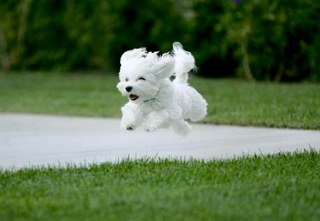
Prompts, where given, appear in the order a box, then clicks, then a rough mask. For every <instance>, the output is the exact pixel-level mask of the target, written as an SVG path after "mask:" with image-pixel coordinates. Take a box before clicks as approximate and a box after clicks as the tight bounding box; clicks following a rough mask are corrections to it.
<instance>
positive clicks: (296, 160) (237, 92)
mask: <svg viewBox="0 0 320 221" xmlns="http://www.w3.org/2000/svg"><path fill="white" fill-rule="evenodd" d="M117 82H118V79H117V77H116V76H112V75H111V76H104V75H96V74H95V75H92V74H90V75H88V74H86V75H84V74H83V75H81V74H47V73H10V74H0V112H28V113H43V114H59V115H78V116H94V117H120V107H121V106H122V105H123V104H124V103H125V102H126V101H127V99H126V98H123V97H121V95H120V93H119V92H118V91H117V90H116V87H115V85H116V84H117ZM190 83H191V85H193V86H194V87H196V88H197V89H198V90H199V91H200V92H201V93H202V94H203V95H204V97H205V98H206V99H207V101H208V103H209V109H208V116H207V117H206V118H205V119H204V122H207V123H215V124H238V125H239V124H240V125H257V126H270V127H292V128H306V129H320V108H319V107H320V90H319V89H320V85H319V84H311V83H302V84H272V83H250V82H246V81H241V80H217V79H203V78H198V77H192V79H191V81H190ZM288 139H289V138H288ZM319 177H320V153H319V152H317V151H315V150H309V151H305V152H302V153H294V154H284V153H282V154H277V155H268V156H254V157H245V156H244V157H241V158H237V159H229V160H211V161H208V162H205V161H200V160H156V159H144V160H124V161H122V162H119V163H115V164H111V163H104V164H101V165H89V166H88V165H87V166H72V165H70V166H69V167H66V168H54V167H49V168H48V167H47V168H29V169H20V170H17V171H12V170H1V169H0V220H1V221H6V220H21V221H23V220H32V221H34V220H41V221H42V220H59V221H60V220H94V221H96V220H125V221H130V220H132V221H135V220H139V221H143V220H147V221H150V220H170V221H171V220H181V221H188V220H232V221H233V220H237V221H238V220H244V221H247V220H259V221H260V220H268V221H269V220H281V221H283V220H288V221H292V220H315V221H316V220H319V219H320V210H319V208H320V191H319V188H320V178H319Z"/></svg>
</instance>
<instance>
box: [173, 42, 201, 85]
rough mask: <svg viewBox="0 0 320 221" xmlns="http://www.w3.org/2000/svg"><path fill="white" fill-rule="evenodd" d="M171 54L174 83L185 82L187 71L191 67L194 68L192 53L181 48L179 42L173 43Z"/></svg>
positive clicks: (186, 80)
mask: <svg viewBox="0 0 320 221" xmlns="http://www.w3.org/2000/svg"><path fill="white" fill-rule="evenodd" d="M173 56H174V59H175V67H174V72H175V79H174V82H175V83H180V84H187V83H188V78H189V76H188V72H189V71H191V70H192V69H196V65H195V60H194V57H193V55H192V54H191V53H190V52H188V51H185V50H183V47H182V44H180V43H179V42H174V43H173Z"/></svg>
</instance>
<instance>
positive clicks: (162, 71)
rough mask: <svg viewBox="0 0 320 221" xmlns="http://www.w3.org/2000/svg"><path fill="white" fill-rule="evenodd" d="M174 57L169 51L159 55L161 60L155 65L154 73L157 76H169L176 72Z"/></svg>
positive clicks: (162, 77) (161, 77)
mask: <svg viewBox="0 0 320 221" xmlns="http://www.w3.org/2000/svg"><path fill="white" fill-rule="evenodd" d="M174 63H175V61H174V59H173V58H172V56H171V55H170V54H169V53H167V54H164V55H162V56H161V57H159V60H158V61H157V62H156V63H155V64H154V65H153V67H152V69H153V73H154V75H155V76H156V77H157V78H160V79H164V78H169V77H171V76H172V75H173V74H174Z"/></svg>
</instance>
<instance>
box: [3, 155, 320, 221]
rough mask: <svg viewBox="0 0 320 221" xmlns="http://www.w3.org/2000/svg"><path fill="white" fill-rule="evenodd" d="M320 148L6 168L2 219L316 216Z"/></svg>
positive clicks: (283, 218) (125, 220) (141, 220)
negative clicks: (205, 158) (233, 156)
mask: <svg viewBox="0 0 320 221" xmlns="http://www.w3.org/2000/svg"><path fill="white" fill-rule="evenodd" d="M319 177H320V153H319V152H316V151H314V150H310V151H305V152H302V153H294V154H278V155H267V156H263V157H257V156H256V157H241V158H238V159H230V160H212V161H209V162H205V161H199V160H188V161H184V160H158V161H157V160H152V159H149V160H148V159H145V160H137V161H132V160H125V161H122V162H119V163H116V164H111V163H105V164H101V165H92V166H87V167H73V166H70V167H68V168H37V169H22V170H19V171H16V172H12V171H8V170H7V171H0V220H2V221H5V220H21V221H22V220H33V221H35V220H94V221H96V220H123V221H130V220H139V221H144V220H146V221H150V220H170V221H171V220H181V221H188V220H237V221H239V220H244V221H247V220H259V221H260V220H267V221H269V220H279V221H280V220H281V221H286V220H288V221H292V220H310V221H312V220H314V221H318V220H319V218H320V210H319V208H320V191H319V188H320V178H319Z"/></svg>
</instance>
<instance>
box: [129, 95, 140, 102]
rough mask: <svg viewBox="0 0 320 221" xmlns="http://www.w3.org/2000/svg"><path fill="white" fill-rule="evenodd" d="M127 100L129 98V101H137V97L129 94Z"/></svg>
mask: <svg viewBox="0 0 320 221" xmlns="http://www.w3.org/2000/svg"><path fill="white" fill-rule="evenodd" d="M129 98H130V100H132V101H134V100H137V99H138V98H139V97H138V96H137V95H135V94H130V95H129Z"/></svg>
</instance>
